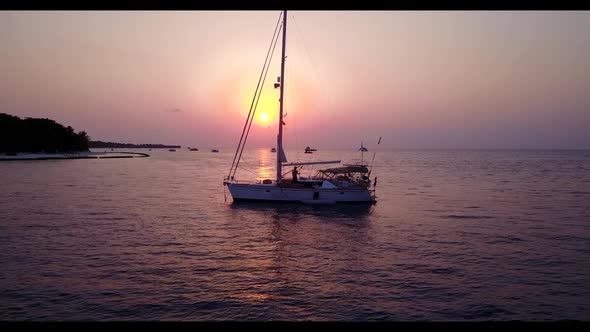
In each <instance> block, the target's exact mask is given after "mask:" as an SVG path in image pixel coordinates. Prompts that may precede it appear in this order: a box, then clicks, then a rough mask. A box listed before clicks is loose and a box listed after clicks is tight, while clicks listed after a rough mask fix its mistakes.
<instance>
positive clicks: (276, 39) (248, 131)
mask: <svg viewBox="0 0 590 332" xmlns="http://www.w3.org/2000/svg"><path fill="white" fill-rule="evenodd" d="M278 31H279V33H278V34H277V36H276V38H275V40H274V45H272V51H271V52H270V59H269V60H268V65H267V67H266V69H265V70H264V77H263V78H262V85H261V87H260V92H259V93H258V96H256V97H255V99H256V103H255V104H254V108H253V109H252V116H251V117H250V123H247V125H248V130H247V131H246V136H244V143H243V144H242V147H241V149H240V155H239V157H238V160H237V161H236V166H235V168H234V172H233V174H232V177H233V176H235V175H236V171H237V169H238V165H239V164H240V159H241V158H242V153H243V152H244V147H245V146H246V139H248V135H249V134H250V128H251V127H252V122H253V120H254V115H255V114H256V109H257V108H258V102H259V101H260V96H261V95H262V89H263V88H264V82H266V76H267V75H268V69H269V68H270V63H271V61H272V58H273V55H274V51H275V47H276V46H277V42H278V40H279V38H278V36H279V35H280V31H281V28H279V30H278ZM281 84H283V83H282V82H281Z"/></svg>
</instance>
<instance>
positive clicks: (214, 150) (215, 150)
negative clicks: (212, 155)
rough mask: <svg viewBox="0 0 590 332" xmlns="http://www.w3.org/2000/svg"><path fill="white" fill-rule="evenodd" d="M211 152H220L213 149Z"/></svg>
mask: <svg viewBox="0 0 590 332" xmlns="http://www.w3.org/2000/svg"><path fill="white" fill-rule="evenodd" d="M211 152H219V150H217V149H213V150H211Z"/></svg>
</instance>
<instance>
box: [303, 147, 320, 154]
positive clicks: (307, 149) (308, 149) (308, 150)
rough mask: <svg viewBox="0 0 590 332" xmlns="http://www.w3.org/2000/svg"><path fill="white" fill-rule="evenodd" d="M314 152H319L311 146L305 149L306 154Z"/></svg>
mask: <svg viewBox="0 0 590 332" xmlns="http://www.w3.org/2000/svg"><path fill="white" fill-rule="evenodd" d="M313 151H317V149H312V148H310V147H309V146H306V147H305V153H313Z"/></svg>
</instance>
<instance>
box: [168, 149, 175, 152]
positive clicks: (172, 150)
mask: <svg viewBox="0 0 590 332" xmlns="http://www.w3.org/2000/svg"><path fill="white" fill-rule="evenodd" d="M168 151H170V152H176V150H174V149H170V150H168Z"/></svg>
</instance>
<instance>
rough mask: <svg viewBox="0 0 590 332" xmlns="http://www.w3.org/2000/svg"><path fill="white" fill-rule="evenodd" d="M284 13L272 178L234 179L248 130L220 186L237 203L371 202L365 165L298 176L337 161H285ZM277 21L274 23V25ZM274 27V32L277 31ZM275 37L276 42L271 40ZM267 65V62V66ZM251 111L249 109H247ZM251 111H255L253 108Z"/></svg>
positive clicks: (372, 185) (284, 17)
mask: <svg viewBox="0 0 590 332" xmlns="http://www.w3.org/2000/svg"><path fill="white" fill-rule="evenodd" d="M287 18H288V16H287V11H286V10H285V11H283V13H282V20H283V21H282V34H283V38H282V45H281V46H282V47H281V48H282V54H281V57H280V58H281V75H280V76H279V77H278V78H277V83H275V84H274V87H275V88H280V96H279V110H278V113H279V116H278V134H277V145H276V150H277V154H276V156H277V160H276V168H275V170H276V178H275V180H274V181H273V180H272V179H260V180H258V182H254V183H247V182H243V181H238V180H236V179H235V173H236V171H237V169H238V165H239V161H240V159H241V156H242V151H243V149H244V146H245V144H246V139H247V138H248V131H245V128H246V126H244V130H243V131H242V137H241V138H240V142H239V143H238V147H237V148H236V152H235V155H234V159H233V162H232V165H231V167H230V170H229V173H228V175H227V176H226V177H224V179H223V180H224V181H223V184H224V185H226V186H227V188H228V190H229V192H230V194H231V196H232V198H233V200H234V202H237V201H259V202H261V201H268V202H299V203H302V204H313V205H331V204H336V203H341V202H359V203H360V202H365V203H373V202H375V183H376V179H375V182H373V183H372V182H371V181H370V180H369V175H370V170H369V168H368V167H367V165H351V166H343V167H332V168H325V169H319V170H317V173H316V175H315V176H309V177H300V176H299V171H300V170H301V167H305V166H308V165H326V164H340V160H330V161H311V162H290V163H288V162H287V156H286V155H285V149H284V147H283V125H284V122H283V118H284V117H285V115H284V113H283V100H284V98H283V97H284V89H285V83H286V82H287V80H285V59H286V58H287V57H286V56H285V50H286V36H287ZM279 23H281V22H280V21H279V22H277V28H278V24H279ZM277 28H275V31H278V30H277ZM275 38H276V39H275ZM278 38H279V34H278V33H275V36H273V40H272V42H271V45H272V43H275V45H276V42H277V41H278ZM269 64H270V63H269ZM268 68H269V65H267V63H265V66H264V67H263V70H262V73H261V76H260V77H262V75H264V76H265V77H266V73H268ZM261 93H262V88H261V89H260V90H259V89H258V88H257V89H256V92H255V94H254V100H256V98H258V97H260V94H261ZM251 110H252V109H251ZM254 110H255V109H254ZM253 114H254V113H252V116H250V115H248V118H247V119H246V125H248V123H250V124H251V123H252V122H251V121H252V118H253V116H254V115H253ZM313 151H317V150H316V149H312V148H311V147H309V146H308V147H306V148H305V153H313ZM289 166H291V167H293V169H292V170H291V179H285V178H283V173H284V171H283V167H289Z"/></svg>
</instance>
